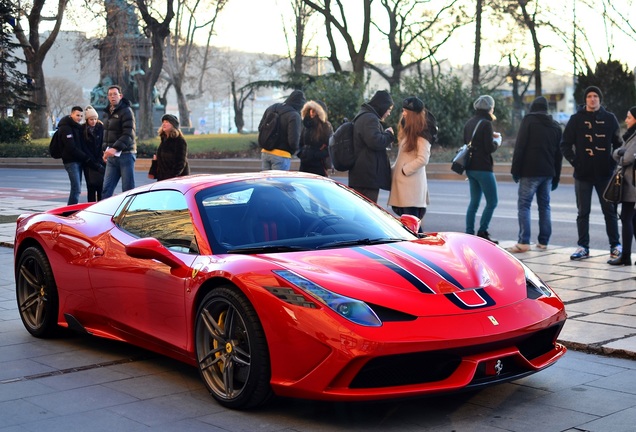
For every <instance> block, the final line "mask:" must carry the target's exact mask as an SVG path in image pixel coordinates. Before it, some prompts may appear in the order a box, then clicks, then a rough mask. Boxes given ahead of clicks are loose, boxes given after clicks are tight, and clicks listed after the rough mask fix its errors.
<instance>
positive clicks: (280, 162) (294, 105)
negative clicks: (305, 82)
mask: <svg viewBox="0 0 636 432" xmlns="http://www.w3.org/2000/svg"><path fill="white" fill-rule="evenodd" d="M305 102H306V100H305V94H304V93H303V92H302V91H301V90H294V91H293V92H292V93H291V94H290V95H289V97H288V98H287V99H286V100H285V102H283V103H276V104H274V105H271V106H270V107H269V108H267V109H266V110H265V113H264V114H263V120H264V119H265V118H266V117H267V115H268V114H269V112H270V111H272V110H278V112H279V113H280V131H281V132H280V136H279V140H278V143H277V144H276V146H275V147H274V148H273V149H272V150H265V149H262V150H261V167H262V169H263V170H284V171H289V168H290V167H291V157H292V155H293V154H295V153H296V152H297V151H298V143H299V142H300V132H301V130H302V119H301V118H300V110H301V109H302V108H303V105H305ZM263 120H261V123H262V122H263ZM259 129H260V126H259Z"/></svg>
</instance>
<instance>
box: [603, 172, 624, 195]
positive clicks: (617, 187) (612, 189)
mask: <svg viewBox="0 0 636 432" xmlns="http://www.w3.org/2000/svg"><path fill="white" fill-rule="evenodd" d="M622 197H623V167H622V166H621V165H620V164H619V165H618V166H617V167H616V170H615V171H614V174H612V178H611V179H610V181H609V182H608V183H607V186H606V187H605V190H604V191H603V199H604V200H605V201H607V202H611V203H614V204H618V203H619V202H621V199H622Z"/></svg>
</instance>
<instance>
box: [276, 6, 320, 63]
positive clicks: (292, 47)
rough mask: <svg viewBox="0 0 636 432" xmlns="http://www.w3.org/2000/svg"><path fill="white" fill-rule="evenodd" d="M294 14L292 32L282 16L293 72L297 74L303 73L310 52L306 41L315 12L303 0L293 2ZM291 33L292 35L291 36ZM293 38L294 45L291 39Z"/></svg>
mask: <svg viewBox="0 0 636 432" xmlns="http://www.w3.org/2000/svg"><path fill="white" fill-rule="evenodd" d="M291 5H292V8H293V12H294V25H293V28H292V29H291V30H288V28H287V27H288V26H286V25H285V18H284V17H283V16H281V20H282V21H283V31H284V32H285V40H286V41H287V56H288V57H289V61H290V63H291V70H292V72H293V73H295V74H301V73H303V65H304V60H305V58H306V57H307V55H308V52H309V44H308V42H307V40H306V32H307V28H308V23H309V19H310V18H311V16H312V15H313V13H314V12H315V11H314V10H313V9H312V8H311V7H309V6H308V5H307V4H305V2H304V1H303V0H291ZM290 32H291V35H290V34H289V33H290ZM291 38H293V43H291V42H290V39H291Z"/></svg>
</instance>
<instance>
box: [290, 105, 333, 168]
mask: <svg viewBox="0 0 636 432" xmlns="http://www.w3.org/2000/svg"><path fill="white" fill-rule="evenodd" d="M300 116H301V117H302V119H303V130H302V133H301V134H300V143H299V150H298V158H299V159H300V167H299V168H298V171H301V172H308V173H313V174H317V175H321V176H323V177H328V176H329V169H330V168H331V165H330V164H329V162H328V160H329V138H330V137H331V135H333V128H332V126H331V123H329V120H327V105H325V103H324V102H322V101H320V100H317V101H313V100H310V101H307V103H305V105H304V106H303V109H302V110H301V111H300Z"/></svg>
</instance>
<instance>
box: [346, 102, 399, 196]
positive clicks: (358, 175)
mask: <svg viewBox="0 0 636 432" xmlns="http://www.w3.org/2000/svg"><path fill="white" fill-rule="evenodd" d="M392 109H393V98H391V95H390V94H389V92H387V91H386V90H379V91H377V92H376V93H375V94H374V95H373V97H372V98H371V100H370V101H369V102H367V103H364V104H362V107H361V109H360V111H359V112H358V114H356V120H355V123H354V124H353V147H354V149H355V156H356V161H355V163H354V165H353V167H352V168H351V169H350V170H349V183H348V184H349V186H350V187H351V188H353V189H354V190H356V191H358V192H359V193H361V194H362V195H364V196H366V197H367V198H369V199H370V200H372V201H374V202H376V203H377V202H378V197H379V195H380V189H384V190H390V189H391V163H390V162H389V155H388V154H387V148H390V147H391V145H392V143H393V141H394V140H395V135H394V134H393V129H392V128H390V127H389V128H386V129H384V126H383V125H382V121H384V120H385V119H386V118H387V117H388V116H389V115H390V114H391V110H392Z"/></svg>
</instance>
